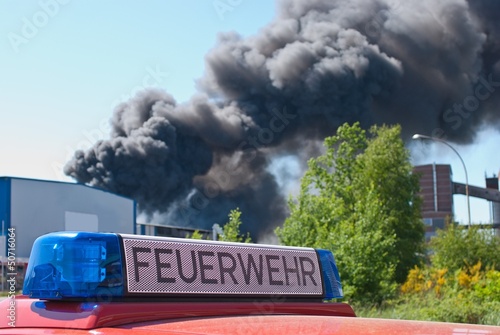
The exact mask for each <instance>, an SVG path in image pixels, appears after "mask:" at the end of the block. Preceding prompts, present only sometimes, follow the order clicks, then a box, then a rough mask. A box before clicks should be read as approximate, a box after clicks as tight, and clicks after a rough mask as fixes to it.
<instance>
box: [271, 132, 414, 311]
mask: <svg viewBox="0 0 500 335" xmlns="http://www.w3.org/2000/svg"><path fill="white" fill-rule="evenodd" d="M400 132H401V129H400V127H399V126H394V127H386V126H384V127H373V128H371V129H370V132H369V134H368V135H369V136H368V135H367V133H366V132H365V131H364V130H363V129H361V127H360V126H359V124H358V123H356V124H354V125H352V126H350V125H347V124H345V125H343V126H341V127H340V128H339V129H338V130H337V134H336V135H335V136H332V137H328V138H326V139H325V147H326V152H325V154H324V155H322V156H320V157H317V158H314V159H311V160H310V161H309V169H308V171H307V172H306V173H305V175H304V177H303V179H302V183H301V190H300V194H299V196H298V197H297V199H290V200H289V206H290V213H291V214H290V216H289V218H287V220H286V221H285V223H284V225H283V228H278V229H277V230H276V234H277V235H278V238H279V239H280V242H281V243H283V244H286V245H297V246H311V247H318V248H327V249H330V250H332V251H333V252H334V255H335V258H336V260H337V263H338V267H339V271H340V273H341V278H342V281H343V283H344V288H345V290H344V291H345V294H346V296H348V297H350V298H352V299H354V300H358V301H366V300H369V301H378V302H381V301H382V300H383V299H385V298H387V297H389V296H391V295H392V294H393V293H394V292H395V289H396V283H402V282H404V280H405V279H406V275H407V273H408V271H409V270H410V269H411V268H412V267H413V266H415V265H416V264H418V263H419V261H420V257H419V255H421V254H423V240H424V227H423V224H422V220H421V215H420V203H421V200H420V198H419V197H418V195H417V192H418V190H419V183H418V176H416V175H414V174H412V166H411V164H410V161H409V152H408V150H407V149H406V148H405V147H404V143H403V142H402V140H401V137H400Z"/></svg>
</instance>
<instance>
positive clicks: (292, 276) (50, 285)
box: [23, 232, 343, 300]
mask: <svg viewBox="0 0 500 335" xmlns="http://www.w3.org/2000/svg"><path fill="white" fill-rule="evenodd" d="M23 294H24V295H29V296H30V297H33V298H39V299H48V300H55V299H75V300H82V299H106V300H109V299H112V298H117V299H127V298H141V297H155V298H162V297H175V298H183V297H188V298H193V297H197V298H198V297H199V298H202V297H226V298H266V297H272V296H274V297H275V296H277V295H279V296H280V297H285V298H287V297H288V298H296V299H301V298H306V299H323V300H330V299H333V298H342V296H343V294H342V287H341V284H340V277H339V273H338V270H337V266H336V264H335V260H334V258H333V255H332V253H331V252H330V251H328V250H321V249H317V250H315V249H312V248H299V247H281V246H270V245H258V244H241V243H227V242H213V241H199V240H188V239H177V238H168V237H165V238H160V237H152V236H139V235H124V234H114V233H87V232H58V233H51V234H47V235H44V236H41V237H39V238H38V239H37V240H36V241H35V243H34V245H33V249H32V251H31V257H30V261H29V265H28V269H27V273H26V277H25V281H24V287H23Z"/></svg>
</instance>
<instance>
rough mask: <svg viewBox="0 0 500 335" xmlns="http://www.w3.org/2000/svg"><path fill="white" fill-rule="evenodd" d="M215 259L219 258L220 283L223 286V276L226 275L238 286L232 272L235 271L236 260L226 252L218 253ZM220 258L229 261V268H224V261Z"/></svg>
mask: <svg viewBox="0 0 500 335" xmlns="http://www.w3.org/2000/svg"><path fill="white" fill-rule="evenodd" d="M217 258H219V269H220V283H221V284H225V279H224V274H225V273H227V274H228V275H229V276H230V277H231V278H232V279H233V282H234V283H235V284H238V281H237V280H236V277H235V276H234V270H236V260H235V259H234V257H233V255H231V254H230V253H227V252H219V253H217ZM222 258H227V259H230V260H231V266H230V267H224V261H223V260H222Z"/></svg>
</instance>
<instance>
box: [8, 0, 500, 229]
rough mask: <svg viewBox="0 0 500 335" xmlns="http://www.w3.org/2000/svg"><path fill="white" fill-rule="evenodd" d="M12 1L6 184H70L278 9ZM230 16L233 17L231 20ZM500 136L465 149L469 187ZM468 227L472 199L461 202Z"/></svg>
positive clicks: (432, 155)
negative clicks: (80, 153) (136, 113)
mask: <svg viewBox="0 0 500 335" xmlns="http://www.w3.org/2000/svg"><path fill="white" fill-rule="evenodd" d="M146 4H147V5H145V3H144V2H138V1H135V2H132V1H86V2H77V1H68V0H65V1H63V0H59V1H57V0H41V1H22V2H21V1H15V0H4V1H2V2H1V3H0V36H1V38H0V78H1V80H0V110H1V118H0V141H1V143H2V144H1V145H0V157H1V160H0V175H4V176H20V177H26V178H38V179H49V180H65V181H70V179H69V178H68V177H66V176H64V175H63V173H62V170H61V168H62V166H63V165H64V164H65V162H66V161H67V160H68V159H69V158H70V157H71V155H72V154H73V152H74V151H75V150H76V149H85V148H88V147H90V146H91V144H92V143H93V142H95V140H98V139H100V138H104V137H107V135H108V131H109V125H108V120H109V119H110V117H111V114H112V110H113V106H114V105H116V103H118V102H120V101H123V100H124V99H127V97H130V96H132V95H133V94H134V92H136V91H137V90H139V89H141V88H143V87H148V86H156V87H161V88H164V89H166V90H167V91H168V92H169V93H171V94H172V95H173V96H174V97H175V98H176V99H177V100H178V101H185V100H187V99H189V97H190V96H191V95H192V94H193V93H194V92H195V91H196V86H195V81H196V79H197V78H199V77H201V76H202V74H203V71H204V55H205V54H206V53H207V51H208V50H210V49H211V48H212V47H213V46H214V44H215V41H216V37H217V34H218V33H219V32H224V31H231V30H234V31H236V32H238V33H240V34H242V35H244V36H248V35H252V34H254V33H256V32H257V31H258V30H259V28H260V27H262V26H264V25H265V24H266V23H268V22H269V21H270V20H271V19H272V18H273V17H274V15H275V3H274V2H273V1H270V0H252V1H248V0H246V1H245V0H215V1H194V0H182V1H178V0H175V1H168V2H167V1H148V2H147V3H146ZM224 9H225V11H223V10H224ZM499 144H500V134H499V133H498V131H493V130H488V131H485V132H483V133H481V134H480V136H479V141H478V143H477V144H472V145H468V146H458V145H456V146H455V147H456V149H457V150H458V151H459V152H460V153H461V155H462V157H463V159H464V161H465V164H466V165H467V168H468V173H469V182H470V184H473V185H478V186H484V175H485V173H487V174H488V175H489V176H491V175H492V174H493V173H498V171H499V169H500V155H499V154H498V152H499V151H498V145H499ZM411 149H412V152H414V155H413V160H414V163H416V164H427V163H432V162H436V163H438V164H448V163H449V164H452V168H453V173H454V179H455V180H456V181H460V182H464V180H465V177H464V172H463V168H462V166H461V163H460V161H459V159H458V158H457V157H456V155H455V154H454V153H453V152H451V150H450V149H449V148H446V147H445V146H442V145H439V144H437V145H426V146H422V145H421V144H417V143H415V144H412V145H411ZM471 204H472V210H471V212H472V219H473V221H483V222H485V221H488V220H489V209H488V205H487V203H486V202H485V201H481V200H474V199H472V200H471ZM455 209H456V214H457V216H458V219H459V220H461V221H463V222H465V220H466V202H465V197H464V196H459V195H457V196H455Z"/></svg>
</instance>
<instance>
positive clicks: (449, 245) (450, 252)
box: [431, 223, 500, 272]
mask: <svg viewBox="0 0 500 335" xmlns="http://www.w3.org/2000/svg"><path fill="white" fill-rule="evenodd" d="M431 249H432V250H433V252H434V254H433V256H432V258H431V260H432V265H433V266H434V267H436V268H442V269H448V271H450V272H454V271H456V270H459V269H462V268H465V267H468V266H472V265H475V264H477V263H478V262H481V264H482V265H483V266H484V267H486V268H489V267H493V268H495V269H496V270H500V238H499V237H498V236H495V235H494V234H493V233H492V231H491V229H487V230H486V229H480V228H479V227H477V226H472V227H471V228H470V229H463V228H461V227H459V226H457V225H456V224H453V223H450V224H448V225H447V227H446V229H444V230H438V231H437V235H436V236H435V237H434V238H432V240H431Z"/></svg>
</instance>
